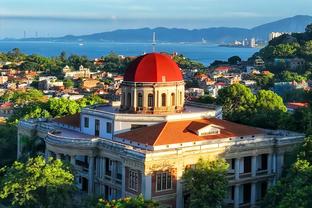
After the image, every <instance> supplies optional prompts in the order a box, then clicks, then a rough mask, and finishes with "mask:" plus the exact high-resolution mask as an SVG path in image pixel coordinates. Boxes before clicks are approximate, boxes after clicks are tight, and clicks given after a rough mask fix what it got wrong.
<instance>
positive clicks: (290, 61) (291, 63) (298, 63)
mask: <svg viewBox="0 0 312 208" xmlns="http://www.w3.org/2000/svg"><path fill="white" fill-rule="evenodd" d="M279 64H284V65H286V66H288V67H289V68H290V69H291V70H293V71H295V70H298V69H302V68H303V67H304V66H305V60H304V59H303V58H298V57H295V58H275V59H274V65H279Z"/></svg>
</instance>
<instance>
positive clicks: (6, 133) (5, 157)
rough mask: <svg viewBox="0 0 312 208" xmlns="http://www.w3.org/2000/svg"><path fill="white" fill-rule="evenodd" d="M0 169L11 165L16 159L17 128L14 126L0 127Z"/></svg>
mask: <svg viewBox="0 0 312 208" xmlns="http://www.w3.org/2000/svg"><path fill="white" fill-rule="evenodd" d="M0 132H1V134H0V158H1V159H0V168H1V167H3V166H5V165H10V164H12V163H13V162H14V161H15V159H16V154H17V153H16V150H17V142H16V141H17V128H16V126H9V125H3V126H0Z"/></svg>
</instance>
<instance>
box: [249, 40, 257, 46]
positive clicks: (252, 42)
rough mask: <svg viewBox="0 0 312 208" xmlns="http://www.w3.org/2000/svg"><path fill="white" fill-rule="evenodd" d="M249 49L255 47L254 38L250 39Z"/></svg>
mask: <svg viewBox="0 0 312 208" xmlns="http://www.w3.org/2000/svg"><path fill="white" fill-rule="evenodd" d="M250 47H251V48H255V47H257V43H256V39H255V38H251V40H250Z"/></svg>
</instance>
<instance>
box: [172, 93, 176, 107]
mask: <svg viewBox="0 0 312 208" xmlns="http://www.w3.org/2000/svg"><path fill="white" fill-rule="evenodd" d="M171 105H172V106H175V94H174V93H172V94H171Z"/></svg>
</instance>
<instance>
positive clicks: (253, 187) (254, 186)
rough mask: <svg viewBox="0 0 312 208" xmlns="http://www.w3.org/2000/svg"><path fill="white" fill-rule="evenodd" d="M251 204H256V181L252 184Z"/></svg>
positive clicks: (252, 205)
mask: <svg viewBox="0 0 312 208" xmlns="http://www.w3.org/2000/svg"><path fill="white" fill-rule="evenodd" d="M250 197H251V198H250V204H251V207H254V206H255V204H256V183H252V184H251V193H250Z"/></svg>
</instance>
